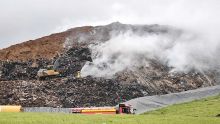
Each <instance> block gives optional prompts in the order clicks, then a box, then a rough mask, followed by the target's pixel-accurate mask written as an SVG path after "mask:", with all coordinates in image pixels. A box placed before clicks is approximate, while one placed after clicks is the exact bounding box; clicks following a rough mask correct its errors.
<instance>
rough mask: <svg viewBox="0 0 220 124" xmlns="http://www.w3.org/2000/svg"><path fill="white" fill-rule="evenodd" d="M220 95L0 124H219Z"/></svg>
mask: <svg viewBox="0 0 220 124" xmlns="http://www.w3.org/2000/svg"><path fill="white" fill-rule="evenodd" d="M218 114H220V95H219V96H215V97H210V98H207V99H202V100H197V101H193V102H189V103H184V104H178V105H172V106H169V107H166V108H163V109H160V110H156V111H152V112H147V113H145V114H142V115H74V114H57V113H56V114H53V113H0V124H220V117H216V115H218Z"/></svg>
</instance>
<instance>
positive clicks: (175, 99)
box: [125, 85, 220, 114]
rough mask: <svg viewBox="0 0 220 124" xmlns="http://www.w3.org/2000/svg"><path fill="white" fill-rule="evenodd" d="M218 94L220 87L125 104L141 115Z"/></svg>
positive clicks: (137, 99)
mask: <svg viewBox="0 0 220 124" xmlns="http://www.w3.org/2000/svg"><path fill="white" fill-rule="evenodd" d="M218 94H220V85H217V86H211V87H205V88H199V89H196V90H189V91H185V92H180V93H171V94H166V95H155V96H146V97H140V98H136V99H132V100H130V101H127V102H125V103H127V104H130V105H132V106H133V107H134V108H135V109H137V110H136V112H135V113H136V114H142V113H144V112H147V111H151V110H156V109H159V108H162V107H166V106H168V105H172V104H178V103H184V102H190V101H193V100H198V99H202V98H206V97H209V96H215V95H218Z"/></svg>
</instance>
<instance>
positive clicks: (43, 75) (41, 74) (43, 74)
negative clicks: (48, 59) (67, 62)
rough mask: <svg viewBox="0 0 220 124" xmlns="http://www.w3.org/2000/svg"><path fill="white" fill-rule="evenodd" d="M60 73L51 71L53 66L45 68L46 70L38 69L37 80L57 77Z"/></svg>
mask: <svg viewBox="0 0 220 124" xmlns="http://www.w3.org/2000/svg"><path fill="white" fill-rule="evenodd" d="M59 76H60V72H58V71H56V70H54V69H53V65H49V66H47V69H40V70H39V71H38V72H37V78H38V79H39V80H44V79H50V78H53V77H59Z"/></svg>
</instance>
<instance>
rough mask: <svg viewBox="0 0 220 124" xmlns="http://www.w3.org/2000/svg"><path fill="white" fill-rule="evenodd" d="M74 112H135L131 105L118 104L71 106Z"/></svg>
mask: <svg viewBox="0 0 220 124" xmlns="http://www.w3.org/2000/svg"><path fill="white" fill-rule="evenodd" d="M72 113H76V114H135V109H134V108H132V106H131V105H127V104H119V105H118V106H117V107H91V108H72Z"/></svg>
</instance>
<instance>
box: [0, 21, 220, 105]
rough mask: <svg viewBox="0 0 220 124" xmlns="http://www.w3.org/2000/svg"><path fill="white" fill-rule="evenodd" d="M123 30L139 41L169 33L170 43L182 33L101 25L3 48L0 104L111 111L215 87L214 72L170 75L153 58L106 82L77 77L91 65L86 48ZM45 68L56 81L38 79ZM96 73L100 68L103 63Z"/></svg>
mask: <svg viewBox="0 0 220 124" xmlns="http://www.w3.org/2000/svg"><path fill="white" fill-rule="evenodd" d="M127 31H131V32H133V33H135V34H136V35H140V36H142V35H151V34H153V35H157V34H163V35H169V34H172V35H173V36H174V38H175V36H178V35H179V34H180V32H181V31H180V30H178V29H175V28H171V27H168V26H160V25H127V24H121V23H119V22H116V23H112V24H109V25H106V26H96V27H91V26H86V27H79V28H73V29H69V30H67V31H66V32H62V33H58V34H53V35H51V36H47V37H43V38H40V39H37V40H34V41H28V42H24V43H22V44H18V45H14V46H11V47H9V48H6V49H2V50H0V53H1V55H2V56H1V57H0V60H1V61H0V89H1V90H0V104H17V105H22V106H25V107H31V106H36V107H37V106H38V107H41V106H47V107H89V106H113V105H116V104H118V103H119V102H122V101H127V100H130V99H133V98H137V97H142V96H150V95H162V94H168V93H173V92H181V91H186V90H191V89H196V88H199V87H207V86H212V85H216V84H217V81H216V80H217V76H216V75H217V73H216V72H213V71H212V72H211V71H207V72H198V71H195V70H191V71H189V72H187V73H184V72H175V73H170V71H171V70H172V68H171V67H168V66H167V65H165V64H164V63H161V62H160V61H158V60H156V59H149V60H148V66H139V67H136V68H134V69H132V70H131V69H129V68H128V69H125V70H122V71H119V72H117V73H116V74H115V75H114V76H113V77H111V78H107V77H94V76H85V77H76V74H77V72H79V71H81V69H82V68H83V67H84V66H85V65H86V64H87V65H93V59H94V56H95V55H94V52H92V50H91V47H90V46H91V45H94V44H97V43H100V42H105V41H108V40H109V39H110V38H111V36H113V35H118V34H120V33H124V32H127ZM113 58H114V56H113ZM140 58H141V57H140ZM113 62H114V61H113ZM49 65H53V69H54V70H56V71H59V72H60V74H59V77H54V78H51V79H46V80H37V72H38V70H39V69H45V68H47V67H48V66H49ZM99 68H101V69H105V68H106V65H105V63H103V64H102V65H100V66H99Z"/></svg>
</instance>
